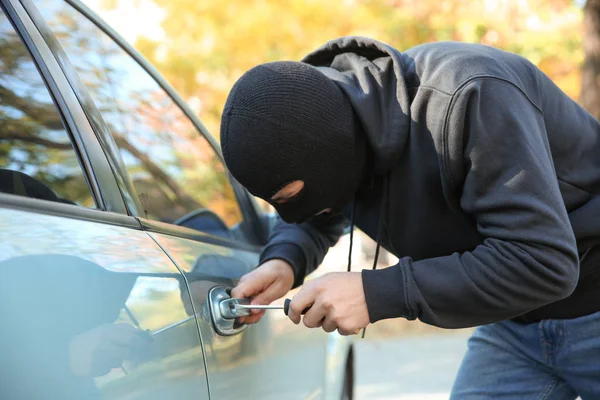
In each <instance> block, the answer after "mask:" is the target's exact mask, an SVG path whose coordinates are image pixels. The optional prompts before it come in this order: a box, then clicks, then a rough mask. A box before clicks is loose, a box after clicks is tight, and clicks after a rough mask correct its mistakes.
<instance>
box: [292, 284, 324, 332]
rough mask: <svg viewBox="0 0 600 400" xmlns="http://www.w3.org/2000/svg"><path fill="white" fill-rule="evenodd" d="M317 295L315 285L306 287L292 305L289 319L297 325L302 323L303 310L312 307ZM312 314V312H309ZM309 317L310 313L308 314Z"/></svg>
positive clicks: (293, 300)
mask: <svg viewBox="0 0 600 400" xmlns="http://www.w3.org/2000/svg"><path fill="white" fill-rule="evenodd" d="M316 295H317V291H316V287H315V285H314V284H313V285H305V286H304V287H303V288H302V289H301V290H300V292H299V293H298V294H297V295H295V296H294V298H293V299H292V302H291V303H290V310H289V312H288V317H289V318H290V319H291V320H292V321H293V322H294V323H295V324H296V325H297V324H299V323H300V316H301V314H302V310H304V309H305V308H307V307H309V306H312V305H313V303H314V302H315V297H316ZM309 312H310V311H309ZM307 315H308V313H307Z"/></svg>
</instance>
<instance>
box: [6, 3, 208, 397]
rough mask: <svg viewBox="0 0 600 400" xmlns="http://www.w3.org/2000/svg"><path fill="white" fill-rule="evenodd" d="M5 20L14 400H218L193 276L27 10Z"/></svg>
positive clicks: (9, 11)
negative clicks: (144, 206) (134, 197)
mask: <svg viewBox="0 0 600 400" xmlns="http://www.w3.org/2000/svg"><path fill="white" fill-rule="evenodd" d="M1 5H2V7H1V8H0V71H1V73H0V307H1V308H2V313H1V315H2V325H1V326H2V330H1V333H0V353H1V354H2V357H1V359H0V398H2V399H27V400H29V399H170V398H177V399H207V398H209V392H208V385H207V378H206V373H205V366H204V356H203V354H204V352H203V349H202V343H201V341H200V336H199V330H198V324H197V323H196V319H195V317H194V316H193V315H190V313H188V312H187V308H186V304H190V302H191V298H190V295H189V290H188V286H187V284H186V282H185V277H184V276H183V274H182V273H181V272H180V271H179V270H178V268H177V267H176V266H175V264H173V262H172V261H171V259H170V258H169V257H168V255H167V254H166V253H165V252H164V251H163V250H162V249H161V248H160V246H159V245H158V244H157V243H156V242H155V241H154V240H153V239H152V238H151V237H150V236H149V235H148V234H147V233H146V232H144V230H143V229H142V226H141V224H140V222H139V221H138V220H137V219H135V218H134V217H131V216H128V215H126V213H125V210H126V205H125V202H124V200H123V197H124V196H123V195H122V193H121V192H120V190H119V186H118V182H117V180H116V179H115V176H114V174H112V172H111V167H110V163H109V161H108V160H107V159H106V158H105V157H104V152H103V150H102V148H101V146H100V143H99V142H98V141H97V138H96V136H95V134H94V132H93V130H92V127H91V125H90V124H89V121H88V119H87V117H86V114H85V113H84V110H83V109H82V108H81V105H80V103H79V101H78V99H77V97H76V96H75V93H74V92H73V90H72V88H71V86H70V84H69V82H68V81H67V79H66V77H65V76H64V75H63V73H62V71H61V69H60V66H59V64H58V63H57V60H56V59H55V57H54V55H53V54H52V53H51V51H50V48H49V47H48V46H47V44H46V42H45V40H44V39H43V37H42V36H41V35H40V32H39V30H38V29H37V28H36V26H35V25H34V24H33V21H32V20H31V18H30V16H29V14H28V13H27V12H26V10H25V9H24V8H23V7H22V6H21V4H20V3H19V2H16V1H15V2H8V1H6V2H5V1H2V2H1Z"/></svg>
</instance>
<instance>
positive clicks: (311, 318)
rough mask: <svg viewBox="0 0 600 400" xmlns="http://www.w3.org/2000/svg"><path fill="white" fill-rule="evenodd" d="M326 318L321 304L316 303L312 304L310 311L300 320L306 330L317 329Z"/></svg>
mask: <svg viewBox="0 0 600 400" xmlns="http://www.w3.org/2000/svg"><path fill="white" fill-rule="evenodd" d="M326 316H327V311H326V310H325V308H324V307H323V305H322V304H321V303H318V304H314V305H313V306H312V307H311V308H310V310H308V312H307V313H306V315H304V318H302V322H303V323H304V326H306V327H307V328H318V327H320V326H321V325H323V321H325V317H326Z"/></svg>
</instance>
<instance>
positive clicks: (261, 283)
mask: <svg viewBox="0 0 600 400" xmlns="http://www.w3.org/2000/svg"><path fill="white" fill-rule="evenodd" d="M274 280H275V278H274V277H273V276H271V275H270V274H266V273H264V272H263V271H262V270H260V267H259V269H256V270H254V271H252V272H249V273H248V274H246V275H244V276H242V278H241V279H240V281H239V282H238V284H237V285H236V286H235V287H234V288H233V289H232V290H231V297H234V298H248V297H252V296H254V295H256V294H258V293H260V292H262V291H263V290H264V289H265V288H267V287H268V286H269V285H271V284H272V283H273V281H274Z"/></svg>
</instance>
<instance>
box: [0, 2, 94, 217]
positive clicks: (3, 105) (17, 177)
mask: <svg viewBox="0 0 600 400" xmlns="http://www.w3.org/2000/svg"><path fill="white" fill-rule="evenodd" d="M0 192H3V193H9V194H14V195H20V196H26V197H32V198H37V199H43V200H50V201H56V202H61V203H69V204H77V205H81V206H85V207H90V208H95V207H96V205H95V202H94V200H93V197H92V194H91V191H90V188H89V186H88V184H87V180H86V178H85V174H84V172H83V169H82V168H81V165H80V163H79V158H78V157H77V153H76V151H75V149H74V148H73V144H72V142H71V139H70V136H69V134H68V133H67V131H66V129H65V127H64V126H63V123H62V120H61V117H60V114H59V112H58V110H57V109H56V107H55V104H54V102H53V100H52V97H51V96H50V93H49V92H48V89H47V88H46V85H45V84H44V80H43V78H42V76H41V75H40V73H39V72H38V70H37V69H36V66H35V64H34V62H33V59H32V57H31V55H30V54H29V52H28V51H27V48H26V47H25V45H24V44H23V42H22V41H21V39H20V37H19V35H18V34H17V33H16V32H15V30H14V29H13V27H12V26H11V24H10V22H9V20H8V18H7V16H6V15H5V14H4V13H3V11H2V10H1V9H0Z"/></svg>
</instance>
